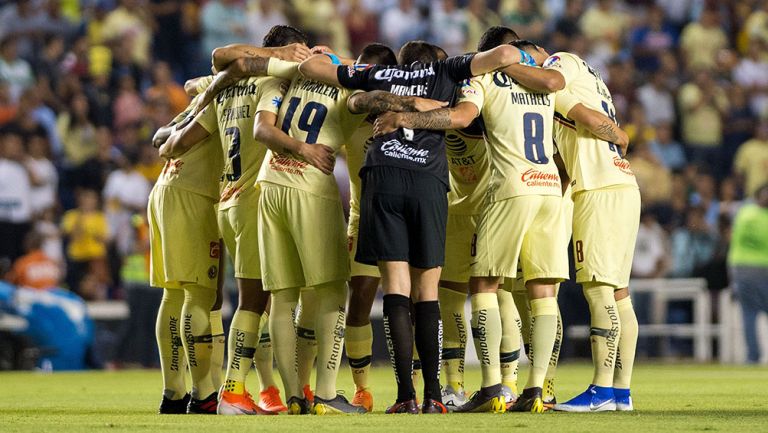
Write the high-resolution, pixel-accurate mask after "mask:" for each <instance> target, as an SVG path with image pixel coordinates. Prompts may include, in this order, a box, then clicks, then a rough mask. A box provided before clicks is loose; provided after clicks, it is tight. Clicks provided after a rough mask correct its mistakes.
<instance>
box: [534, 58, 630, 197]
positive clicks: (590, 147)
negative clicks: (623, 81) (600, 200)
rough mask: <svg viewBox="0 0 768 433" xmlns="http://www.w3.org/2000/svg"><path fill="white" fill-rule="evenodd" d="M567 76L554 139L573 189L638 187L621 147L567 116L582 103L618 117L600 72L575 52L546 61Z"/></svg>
mask: <svg viewBox="0 0 768 433" xmlns="http://www.w3.org/2000/svg"><path fill="white" fill-rule="evenodd" d="M544 68H547V69H554V70H556V71H558V72H560V73H561V74H563V77H564V78H565V90H564V91H561V92H559V93H558V96H557V103H556V107H555V108H556V110H557V113H558V114H557V117H556V119H555V120H556V122H555V142H556V143H557V148H558V149H559V151H560V153H561V154H562V156H563V161H564V162H565V167H566V170H567V171H568V175H569V176H570V177H571V186H572V187H573V192H574V193H576V192H579V191H583V190H591V189H597V188H605V187H609V186H614V185H632V186H635V187H637V181H636V180H635V175H634V174H633V173H632V169H631V168H630V166H629V161H627V160H626V159H625V158H624V157H623V155H621V153H620V150H619V148H618V146H616V145H614V144H612V143H608V142H607V141H604V140H601V139H599V138H597V137H595V136H594V135H592V133H591V132H589V131H588V130H587V128H585V127H584V126H583V125H581V124H578V123H577V122H574V121H572V120H570V119H568V118H567V114H568V112H569V111H570V110H571V108H573V107H574V106H575V105H576V104H578V103H581V104H584V106H586V107H589V108H591V109H593V110H596V111H600V112H602V113H605V114H606V115H607V116H608V117H610V118H611V119H614V121H615V119H616V109H615V108H614V106H613V98H612V97H611V92H609V91H608V88H607V87H606V85H605V83H604V82H603V79H602V78H601V77H600V73H599V72H597V71H596V70H594V69H592V68H591V67H590V66H589V65H587V63H586V62H585V61H584V60H582V59H581V58H579V57H578V56H576V55H573V54H570V53H564V52H560V53H555V54H554V55H552V56H550V57H549V58H548V59H547V60H546V61H545V62H544Z"/></svg>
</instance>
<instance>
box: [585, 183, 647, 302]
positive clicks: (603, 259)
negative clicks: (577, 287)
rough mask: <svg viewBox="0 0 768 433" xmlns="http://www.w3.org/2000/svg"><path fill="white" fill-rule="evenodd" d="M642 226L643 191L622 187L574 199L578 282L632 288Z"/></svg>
mask: <svg viewBox="0 0 768 433" xmlns="http://www.w3.org/2000/svg"><path fill="white" fill-rule="evenodd" d="M639 225H640V191H639V190H638V189H637V187H632V186H619V187H615V188H601V189H596V190H591V191H581V192H578V193H576V194H574V196H573V255H574V261H575V263H576V282H577V283H585V282H590V281H593V282H599V283H603V284H608V285H611V286H615V287H616V288H619V289H620V288H624V287H627V285H628V284H629V275H630V273H631V272H632V258H633V256H634V253H635V241H636V240H637V230H638V227H639Z"/></svg>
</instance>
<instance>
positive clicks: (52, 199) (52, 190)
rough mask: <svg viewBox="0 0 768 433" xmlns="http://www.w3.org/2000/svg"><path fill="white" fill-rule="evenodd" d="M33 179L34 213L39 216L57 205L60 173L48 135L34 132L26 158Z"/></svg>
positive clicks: (25, 161)
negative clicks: (52, 155) (55, 163)
mask: <svg viewBox="0 0 768 433" xmlns="http://www.w3.org/2000/svg"><path fill="white" fill-rule="evenodd" d="M24 165H26V167H27V170H28V172H29V174H30V179H31V181H32V192H31V194H32V196H31V205H32V213H33V214H34V215H35V216H37V215H40V214H42V213H43V212H45V211H46V210H48V209H51V208H53V207H54V206H56V198H57V194H56V191H57V189H58V187H59V174H58V172H57V171H56V167H55V166H54V165H53V162H52V161H51V159H50V146H49V145H48V136H46V135H45V134H33V135H31V136H29V138H28V141H27V157H26V158H25V160H24Z"/></svg>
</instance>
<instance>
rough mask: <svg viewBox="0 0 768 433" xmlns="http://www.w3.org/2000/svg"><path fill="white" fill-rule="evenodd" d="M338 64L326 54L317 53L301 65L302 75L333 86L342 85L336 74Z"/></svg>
mask: <svg viewBox="0 0 768 433" xmlns="http://www.w3.org/2000/svg"><path fill="white" fill-rule="evenodd" d="M337 68H338V65H334V64H333V63H332V61H331V58H330V57H328V56H326V55H325V54H316V55H314V56H312V57H310V58H308V59H307V60H304V61H303V62H301V65H299V72H301V75H303V76H305V77H307V78H309V79H312V80H315V81H320V82H321V83H325V84H330V85H331V86H340V84H339V78H338V77H337V76H336V69H337Z"/></svg>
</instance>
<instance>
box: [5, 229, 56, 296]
mask: <svg viewBox="0 0 768 433" xmlns="http://www.w3.org/2000/svg"><path fill="white" fill-rule="evenodd" d="M42 246H43V237H42V235H41V234H40V233H37V232H36V231H34V230H32V231H30V232H29V233H28V234H27V236H26V238H25V239H24V250H25V252H26V254H25V255H23V256H21V257H19V258H18V259H16V261H15V262H14V263H13V268H12V269H11V274H10V281H11V283H13V284H16V285H17V286H22V287H29V288H32V289H38V290H46V289H53V288H55V287H60V286H61V281H62V272H61V263H59V262H57V261H56V260H54V259H52V258H50V257H48V255H46V254H45V252H44V251H43V249H42Z"/></svg>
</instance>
